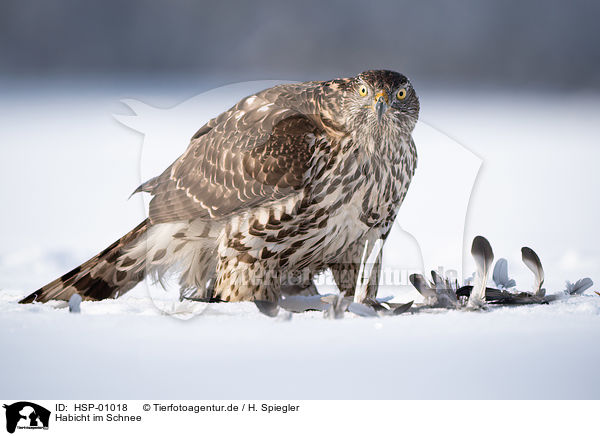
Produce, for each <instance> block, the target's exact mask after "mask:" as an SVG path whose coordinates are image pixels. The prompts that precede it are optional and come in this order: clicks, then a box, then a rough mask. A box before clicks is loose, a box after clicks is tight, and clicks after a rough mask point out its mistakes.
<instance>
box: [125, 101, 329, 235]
mask: <svg viewBox="0 0 600 436" xmlns="http://www.w3.org/2000/svg"><path fill="white" fill-rule="evenodd" d="M282 106H283V105H281V104H279V105H277V104H275V103H272V102H269V100H267V99H265V98H264V97H261V96H260V94H258V95H257V96H252V97H248V98H246V99H244V100H242V101H241V102H240V103H238V104H237V105H236V106H235V107H233V108H232V109H230V110H229V111H227V112H224V113H222V114H221V115H219V116H218V117H217V118H215V119H213V120H211V121H209V122H208V123H207V124H206V125H205V126H203V127H202V128H201V129H200V130H199V131H198V132H197V133H196V135H194V137H193V138H192V141H191V144H190V145H189V147H188V149H187V150H186V152H185V153H184V154H183V155H182V156H181V157H180V158H179V159H178V160H177V161H175V162H174V163H173V164H172V165H171V166H170V167H169V168H167V170H166V171H165V172H164V173H163V174H161V175H160V176H158V177H156V178H154V179H152V180H149V181H148V182H146V183H145V184H143V185H142V186H140V187H139V188H138V190H137V191H146V192H150V193H151V194H152V195H153V196H154V198H153V199H152V201H151V202H150V220H151V222H153V223H159V222H168V221H177V220H188V219H194V218H203V217H205V218H208V217H211V218H220V217H224V216H227V215H229V214H232V213H235V212H238V211H241V210H245V209H248V208H251V207H256V206H260V205H262V204H266V203H269V202H271V201H274V200H278V199H282V198H284V197H285V196H288V195H290V194H293V193H295V192H299V191H300V190H301V189H302V188H303V187H304V186H305V184H306V183H307V173H308V172H309V171H308V170H309V167H310V163H311V162H310V161H311V157H312V156H313V151H314V150H315V147H316V146H317V144H318V142H319V139H318V138H320V137H321V136H322V131H321V129H320V128H319V127H317V126H316V125H315V123H314V122H313V121H312V120H311V118H310V117H308V116H306V115H303V114H301V113H300V112H298V111H297V110H294V109H291V108H289V107H282Z"/></svg>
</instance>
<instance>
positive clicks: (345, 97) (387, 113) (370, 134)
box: [334, 70, 419, 144]
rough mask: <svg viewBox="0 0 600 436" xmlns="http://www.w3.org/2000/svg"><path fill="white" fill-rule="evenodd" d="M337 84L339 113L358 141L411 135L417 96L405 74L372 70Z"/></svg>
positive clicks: (373, 141)
mask: <svg viewBox="0 0 600 436" xmlns="http://www.w3.org/2000/svg"><path fill="white" fill-rule="evenodd" d="M334 83H335V82H334ZM337 84H338V86H339V89H340V90H341V91H342V95H341V98H340V100H338V102H337V103H338V108H339V112H338V115H339V116H340V117H341V119H343V122H342V124H343V125H345V126H346V128H347V129H349V130H350V131H352V132H353V133H354V134H355V135H356V137H357V138H358V139H360V140H361V142H363V141H365V143H367V144H378V143H381V142H382V141H386V140H387V141H392V142H393V141H395V140H397V139H398V138H397V137H398V135H401V136H407V135H410V133H411V132H412V130H413V129H414V127H415V125H416V123H417V119H418V117H419V98H418V97H417V94H416V93H415V90H414V89H413V87H412V85H411V83H410V81H409V80H408V78H407V77H406V76H404V75H402V74H400V73H396V72H394V71H387V70H371V71H365V72H364V73H361V74H359V75H358V76H356V77H353V78H351V79H346V80H341V81H338V82H337ZM334 86H335V85H334ZM340 121H341V120H340Z"/></svg>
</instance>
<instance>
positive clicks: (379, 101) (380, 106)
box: [373, 91, 388, 122]
mask: <svg viewBox="0 0 600 436" xmlns="http://www.w3.org/2000/svg"><path fill="white" fill-rule="evenodd" d="M373 109H374V110H375V113H376V114H377V121H379V122H381V119H382V118H383V114H384V113H385V111H387V109H388V96H387V94H386V93H385V91H379V92H378V93H377V94H376V95H375V105H374V107H373Z"/></svg>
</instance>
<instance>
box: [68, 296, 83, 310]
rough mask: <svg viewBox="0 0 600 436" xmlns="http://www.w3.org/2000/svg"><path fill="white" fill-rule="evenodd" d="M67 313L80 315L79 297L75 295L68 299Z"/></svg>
mask: <svg viewBox="0 0 600 436" xmlns="http://www.w3.org/2000/svg"><path fill="white" fill-rule="evenodd" d="M69 312H71V313H80V312H81V295H79V294H77V293H75V294H73V295H71V298H69Z"/></svg>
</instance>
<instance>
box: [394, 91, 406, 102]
mask: <svg viewBox="0 0 600 436" xmlns="http://www.w3.org/2000/svg"><path fill="white" fill-rule="evenodd" d="M396 98H397V99H398V100H404V99H405V98H406V89H404V88H401V89H399V90H398V92H397V93H396Z"/></svg>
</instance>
